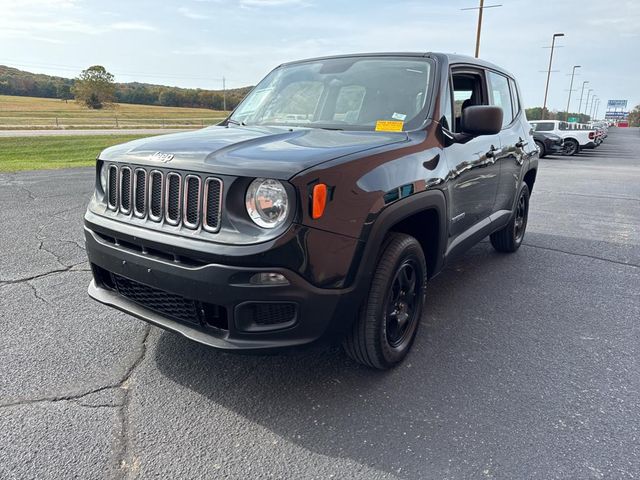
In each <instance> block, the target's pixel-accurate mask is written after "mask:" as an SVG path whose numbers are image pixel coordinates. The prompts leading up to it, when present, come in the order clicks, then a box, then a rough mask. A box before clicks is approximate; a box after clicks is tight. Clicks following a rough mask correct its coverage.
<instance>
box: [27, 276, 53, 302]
mask: <svg viewBox="0 0 640 480" xmlns="http://www.w3.org/2000/svg"><path fill="white" fill-rule="evenodd" d="M25 285H27V286H28V287H29V288H30V289H31V291H32V292H33V296H34V297H36V298H37V299H38V300H40V301H41V302H44V303H45V304H47V305H49V306H50V307H52V308H54V306H53V305H52V304H51V302H49V300H47V299H46V298H44V297H43V296H41V295H40V294H39V293H38V289H37V288H36V286H35V285H33V284H32V283H31V282H25Z"/></svg>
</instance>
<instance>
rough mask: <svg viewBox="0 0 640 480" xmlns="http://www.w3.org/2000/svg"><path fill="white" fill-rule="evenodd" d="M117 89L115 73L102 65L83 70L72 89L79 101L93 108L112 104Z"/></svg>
mask: <svg viewBox="0 0 640 480" xmlns="http://www.w3.org/2000/svg"><path fill="white" fill-rule="evenodd" d="M115 90H116V87H115V84H114V83H113V75H112V74H110V73H109V72H107V70H106V69H105V68H104V67H103V66H102V65H93V66H92V67H89V68H87V69H86V70H83V71H82V73H80V75H79V76H78V78H76V81H75V83H74V85H73V89H72V91H73V95H74V96H75V99H76V101H77V102H79V103H82V104H84V105H86V106H87V107H89V108H93V109H100V108H103V107H105V106H108V105H110V104H111V103H112V102H113V101H114V99H115Z"/></svg>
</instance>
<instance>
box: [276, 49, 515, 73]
mask: <svg viewBox="0 0 640 480" xmlns="http://www.w3.org/2000/svg"><path fill="white" fill-rule="evenodd" d="M353 57H432V58H441V59H446V60H447V63H449V64H450V65H451V64H458V63H459V64H465V65H478V66H480V67H484V68H489V69H492V70H497V71H499V72H502V73H504V74H506V75H508V76H510V77H513V75H512V74H511V73H510V72H508V71H507V70H505V69H504V68H502V67H499V66H498V65H495V64H494V63H491V62H488V61H486V60H482V59H480V58H475V57H470V56H468V55H459V54H457V53H442V52H368V53H349V54H344V55H327V56H324V57H315V58H306V59H301V60H295V61H292V62H285V63H283V64H281V65H280V66H282V65H294V64H297V63H306V62H314V61H319V60H328V59H332V58H353ZM513 78H515V77H513Z"/></svg>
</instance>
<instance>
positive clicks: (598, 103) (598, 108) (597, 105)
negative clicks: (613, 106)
mask: <svg viewBox="0 0 640 480" xmlns="http://www.w3.org/2000/svg"><path fill="white" fill-rule="evenodd" d="M598 110H600V99H599V98H598V101H597V102H596V111H595V112H594V114H593V115H594V118H597V117H598Z"/></svg>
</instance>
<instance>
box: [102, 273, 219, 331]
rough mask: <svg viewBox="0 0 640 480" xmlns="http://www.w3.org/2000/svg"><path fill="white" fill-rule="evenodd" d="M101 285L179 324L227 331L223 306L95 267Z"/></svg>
mask: <svg viewBox="0 0 640 480" xmlns="http://www.w3.org/2000/svg"><path fill="white" fill-rule="evenodd" d="M92 267H93V270H94V273H95V274H96V277H97V279H98V281H99V282H100V283H101V284H102V286H104V287H106V288H109V289H112V290H115V291H117V292H118V293H119V294H120V295H122V296H123V297H125V298H128V299H129V300H131V301H133V302H135V303H137V304H139V305H141V306H143V307H144V308H148V309H149V310H153V311H154V312H157V313H159V314H161V315H162V316H165V317H168V318H170V319H172V320H175V321H177V322H180V323H187V324H189V325H192V326H198V327H213V328H216V329H220V330H228V328H229V327H228V323H227V311H226V309H225V308H224V307H222V306H220V305H214V304H211V303H206V302H200V301H197V300H193V299H190V298H186V297H183V296H181V295H176V294H174V293H170V292H166V291H164V290H160V289H158V288H155V287H151V286H149V285H145V284H144V283H140V282H136V281H135V280H131V279H129V278H126V277H123V276H121V275H117V274H115V273H111V272H108V271H107V270H104V269H103V268H100V267H98V266H96V265H93V266H92Z"/></svg>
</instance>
